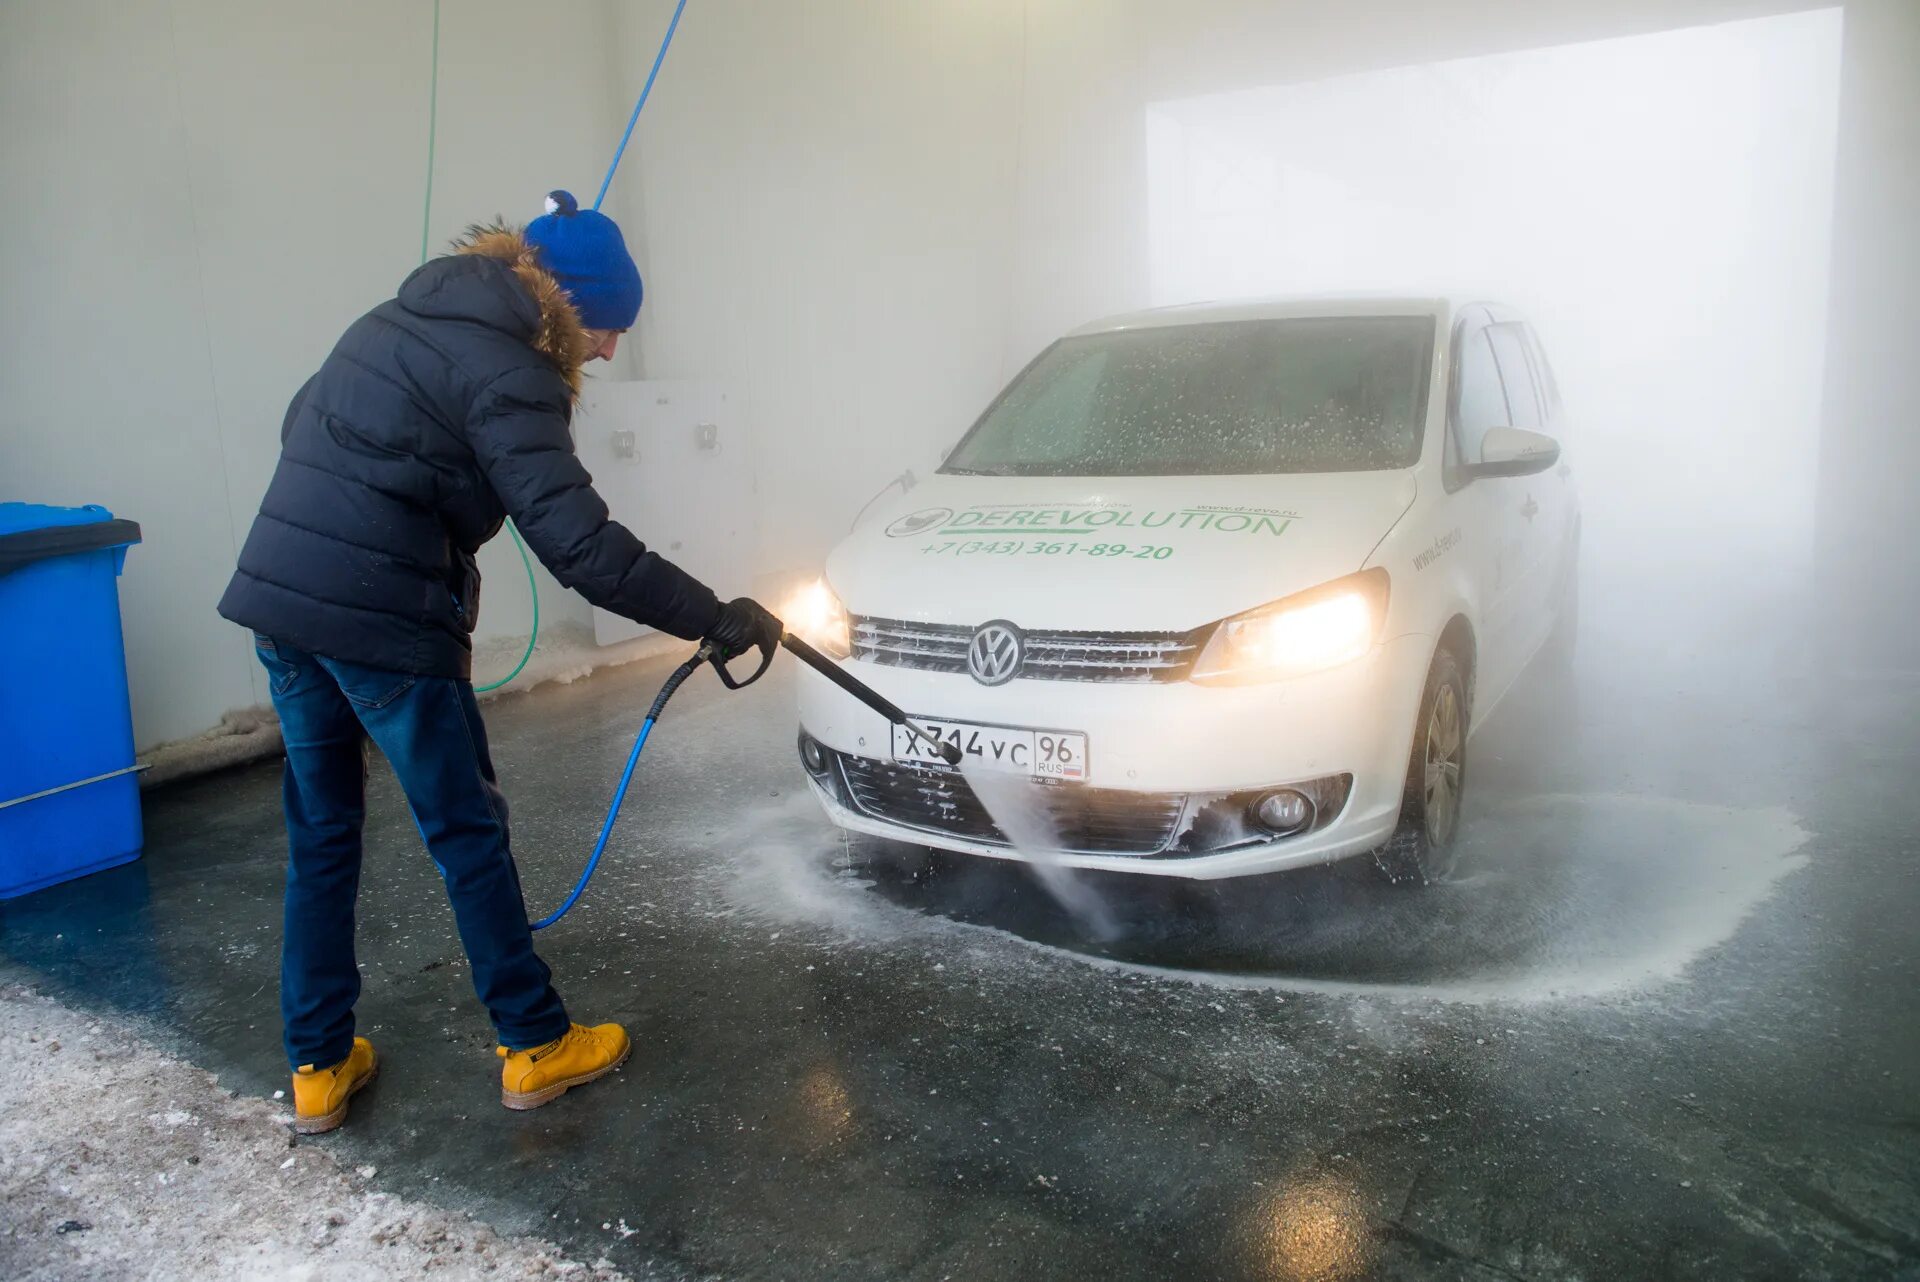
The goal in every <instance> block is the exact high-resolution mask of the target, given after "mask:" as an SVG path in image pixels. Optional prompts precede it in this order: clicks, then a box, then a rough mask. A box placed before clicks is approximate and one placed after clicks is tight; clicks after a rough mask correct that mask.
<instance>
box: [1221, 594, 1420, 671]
mask: <svg viewBox="0 0 1920 1282" xmlns="http://www.w3.org/2000/svg"><path fill="white" fill-rule="evenodd" d="M1386 618H1387V572H1386V571H1385V570H1378V569H1375V570H1363V571H1361V572H1360V573H1359V574H1353V575H1349V576H1347V577H1346V578H1344V579H1335V580H1334V581H1333V582H1332V583H1326V584H1322V585H1321V586H1320V587H1317V588H1314V589H1312V590H1311V591H1307V592H1302V593H1299V594H1298V595H1295V596H1290V597H1288V598H1286V599H1285V600H1283V601H1275V602H1274V603H1273V604H1272V605H1263V606H1261V607H1260V608H1259V609H1257V610H1249V611H1247V612H1246V613H1245V614H1236V615H1234V616H1233V617H1232V618H1231V619H1226V620H1223V621H1222V622H1221V623H1220V625H1219V626H1218V627H1216V628H1215V629H1214V630H1213V637H1212V638H1211V639H1210V640H1209V641H1208V642H1207V647H1206V649H1204V650H1202V651H1201V652H1200V658H1199V659H1198V660H1197V661H1195V663H1194V665H1193V679H1194V680H1195V681H1207V682H1214V683H1217V684H1221V685H1231V684H1235V683H1239V682H1251V681H1274V680H1278V679H1279V678H1281V677H1294V676H1300V675H1301V674H1303V673H1307V672H1318V671H1320V670H1321V669H1323V668H1332V667H1338V666H1339V665H1340V664H1342V663H1349V662H1351V661H1353V660H1354V659H1357V658H1359V657H1360V656H1361V655H1363V654H1365V653H1366V652H1367V651H1368V650H1370V649H1372V648H1373V643H1374V642H1375V641H1376V640H1377V639H1378V638H1379V635H1380V626H1381V624H1383V623H1385V622H1386Z"/></svg>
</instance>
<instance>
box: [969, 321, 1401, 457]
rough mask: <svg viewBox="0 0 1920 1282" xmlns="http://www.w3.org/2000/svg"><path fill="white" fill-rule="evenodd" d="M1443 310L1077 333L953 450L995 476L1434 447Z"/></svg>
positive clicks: (1391, 453)
mask: <svg viewBox="0 0 1920 1282" xmlns="http://www.w3.org/2000/svg"><path fill="white" fill-rule="evenodd" d="M1433 327H1434V322H1433V320H1432V319H1430V318H1428V317H1421V316H1367V317H1354V318H1332V317H1326V318H1315V319H1304V320H1253V321H1227V322H1221V323H1217V324H1208V325H1168V326H1163V327H1157V328H1152V329H1140V330H1122V331H1118V332H1115V333H1110V334H1089V335H1086V336H1084V337H1081V338H1065V339H1061V340H1060V341H1059V342H1057V343H1055V344H1054V345H1053V346H1052V347H1049V348H1048V349H1047V350H1046V351H1045V352H1042V353H1041V354H1040V357H1039V359H1038V360H1036V361H1034V363H1033V364H1032V365H1029V366H1028V367H1027V369H1026V371H1025V372H1024V373H1022V374H1021V375H1020V377H1018V378H1016V379H1015V380H1014V381H1013V383H1012V385H1011V386H1009V387H1008V388H1007V390H1006V391H1005V392H1003V393H1002V394H1001V396H1000V399H999V400H998V401H995V402H994V404H993V407H992V408H991V409H989V410H988V411H987V413H986V415H985V416H984V417H983V418H981V420H980V421H979V422H978V423H976V424H975V425H974V428H973V430H972V431H971V432H969V433H967V435H966V438H965V439H964V440H962V441H961V442H960V444H959V446H958V447H956V448H955V450H954V451H953V453H952V454H951V455H949V456H948V458H947V462H946V465H945V466H944V467H943V468H942V469H941V470H942V471H943V472H948V473H959V474H962V475H965V474H969V473H971V474H975V475H987V476H1209V475H1220V476H1226V475H1256V474H1264V473H1275V472H1365V471H1379V470H1382V469H1386V468H1399V467H1411V466H1412V465H1413V464H1414V463H1415V462H1416V461H1418V459H1419V457H1420V427H1421V421H1422V419H1423V418H1424V417H1425V411H1426V397H1427V383H1428V365H1429V361H1430V359H1431V353H1432V345H1433Z"/></svg>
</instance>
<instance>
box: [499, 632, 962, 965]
mask: <svg viewBox="0 0 1920 1282" xmlns="http://www.w3.org/2000/svg"><path fill="white" fill-rule="evenodd" d="M780 644H781V645H782V646H785V647H786V649H787V650H788V651H790V652H791V653H792V654H793V656H794V657H795V658H797V659H799V660H800V661H801V662H803V663H805V664H806V665H807V666H808V667H810V668H812V669H813V670H814V671H815V672H818V673H819V674H820V675H821V676H823V677H825V678H826V679H827V680H829V681H831V682H833V684H835V685H837V686H839V687H840V688H841V689H842V690H845V691H846V692H847V693H848V694H850V695H852V696H853V697H854V698H856V699H858V700H859V701H860V702H862V703H864V704H866V705H867V706H868V707H869V708H872V709H873V710H874V711H875V712H877V713H879V714H880V715H881V716H883V717H885V718H886V719H887V720H888V721H891V722H892V723H893V724H895V725H897V726H901V727H904V728H905V729H906V730H907V732H908V733H909V734H912V735H914V736H916V737H917V738H919V739H921V740H922V741H924V742H925V743H926V744H927V745H928V746H929V747H931V748H932V749H933V750H934V752H936V753H938V754H939V756H940V759H941V760H942V761H944V762H946V763H947V764H948V765H950V766H957V765H959V764H960V748H959V745H957V744H951V743H943V742H941V740H940V738H939V736H937V735H935V734H933V733H932V732H931V731H929V730H928V729H927V728H926V727H925V726H922V725H919V724H917V723H916V722H915V721H914V720H913V719H912V718H911V717H909V716H907V714H906V713H904V712H902V711H901V710H900V709H899V707H898V706H896V705H895V704H894V703H893V702H892V701H891V700H889V699H887V698H886V697H885V696H883V695H881V694H880V693H879V692H878V691H876V690H875V689H874V688H873V687H871V686H869V685H868V684H867V683H866V682H864V681H862V680H860V679H859V678H858V677H855V676H853V675H852V674H851V673H849V672H848V671H847V670H846V669H845V668H842V667H841V666H840V665H839V664H837V663H835V662H834V661H833V660H832V659H829V658H828V657H827V656H826V655H824V654H821V653H820V652H819V651H818V650H816V649H814V648H813V647H812V646H810V645H808V644H807V643H806V642H805V641H803V640H801V639H800V638H799V637H797V636H795V635H794V634H793V633H791V632H788V631H786V630H785V628H784V627H783V628H782V630H781V634H780ZM774 650H775V647H774V645H773V643H772V642H767V643H765V644H763V645H762V646H760V666H759V667H757V668H755V669H754V670H753V672H752V673H751V674H749V675H748V676H747V677H745V678H744V679H741V678H736V677H735V676H734V675H733V673H732V672H730V671H728V669H727V657H723V656H722V655H721V653H720V652H719V650H718V649H716V648H715V647H714V645H713V644H712V643H711V642H704V643H702V644H701V646H700V648H699V649H698V650H695V651H694V652H693V656H692V657H691V658H689V659H688V660H687V661H686V662H685V663H682V664H681V665H680V666H679V667H677V668H675V669H674V670H673V672H672V674H671V675H670V676H668V677H667V680H666V684H664V685H662V686H661V687H660V693H659V694H657V695H655V696H654V699H653V706H652V707H651V708H650V709H648V711H647V719H646V720H645V721H643V722H641V723H640V733H639V734H638V735H636V736H634V740H633V750H632V751H631V752H629V753H628V754H627V764H626V767H625V769H623V770H622V771H621V772H620V783H619V785H618V786H617V787H616V788H615V789H614V790H613V801H612V802H611V803H610V804H609V805H608V806H607V817H606V819H605V820H603V821H602V822H601V824H600V836H599V838H598V839H597V840H595V841H594V843H593V853H592V854H591V855H589V856H588V857H587V866H586V868H585V869H583V870H582V871H581V873H580V880H579V881H577V882H575V883H574V885H573V889H572V890H571V891H569V892H568V894H567V897H566V899H565V900H563V901H562V902H561V904H560V906H559V907H558V908H556V909H554V910H553V911H552V912H551V913H549V914H547V915H546V916H545V917H542V918H541V919H540V920H539V921H536V922H530V923H529V925H531V926H532V927H533V929H535V930H545V929H546V928H547V927H549V926H551V925H553V924H554V923H555V922H557V921H559V920H560V919H561V918H562V917H565V916H566V915H567V913H568V911H569V910H571V909H572V908H573V905H574V904H575V902H577V901H578V900H579V898H580V895H581V893H582V892H583V891H585V890H586V888H587V883H588V882H590V881H592V880H593V874H594V870H595V869H597V868H598V867H599V866H600V856H601V855H603V854H605V853H606V850H607V839H608V838H609V837H611V836H612V835H613V825H614V821H615V820H617V819H619V817H620V807H621V806H622V805H623V804H624V803H625V802H626V799H627V788H628V786H629V785H631V784H632V783H633V771H634V767H635V766H637V765H638V764H639V763H640V752H641V749H643V748H645V747H646V746H647V737H648V736H649V735H651V734H652V733H653V724H654V722H656V721H658V720H659V719H660V714H661V713H662V712H664V711H666V707H667V700H669V699H671V698H673V696H674V693H675V692H676V691H678V690H679V689H680V687H681V686H682V685H684V684H686V681H687V678H688V677H691V676H692V675H693V674H694V672H695V671H696V670H697V669H698V668H699V667H700V665H701V664H703V663H711V664H712V665H713V670H714V671H715V672H716V673H718V674H719V676H720V683H721V684H722V685H724V686H726V687H727V689H729V690H743V689H745V688H746V687H747V686H750V685H752V684H753V683H754V682H756V681H758V680H759V679H760V678H761V677H763V676H765V675H766V674H767V669H768V668H770V667H772V666H773V656H774ZM731 657H732V658H739V657H740V656H739V655H733V656H731Z"/></svg>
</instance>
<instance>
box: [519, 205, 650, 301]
mask: <svg viewBox="0 0 1920 1282" xmlns="http://www.w3.org/2000/svg"><path fill="white" fill-rule="evenodd" d="M526 235H527V243H528V244H529V245H532V246H533V247H534V249H535V251H537V252H538V254H539V256H540V265H541V266H542V267H544V268H546V269H547V270H548V271H550V272H552V273H553V275H554V279H555V280H558V281H559V282H560V288H562V289H564V290H566V291H567V296H568V297H569V298H571V299H572V300H573V307H574V310H575V311H577V312H579V313H580V323H581V324H582V325H585V326H586V327H587V328H588V329H632V328H633V322H634V320H635V318H637V317H638V316H639V315H640V269H639V268H638V267H635V266H634V265H633V256H632V255H631V254H629V253H627V242H626V241H625V240H624V239H622V238H621V235H620V225H619V224H618V223H616V222H614V221H613V219H611V218H609V217H607V216H606V215H605V214H603V213H600V212H599V211H598V210H593V209H582V208H580V202H578V201H576V200H575V199H574V198H573V193H572V192H570V191H550V192H548V193H547V212H546V214H545V216H544V217H540V218H536V219H534V220H533V221H532V222H530V223H528V224H527V232H526Z"/></svg>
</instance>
